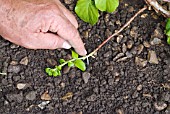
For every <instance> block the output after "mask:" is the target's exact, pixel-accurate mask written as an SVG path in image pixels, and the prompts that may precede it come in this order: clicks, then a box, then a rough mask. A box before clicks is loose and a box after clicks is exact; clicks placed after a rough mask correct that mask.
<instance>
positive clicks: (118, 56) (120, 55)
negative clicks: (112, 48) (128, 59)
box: [113, 53, 124, 61]
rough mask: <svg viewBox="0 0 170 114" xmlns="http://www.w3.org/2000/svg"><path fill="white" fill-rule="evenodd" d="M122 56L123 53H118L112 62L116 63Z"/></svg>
mask: <svg viewBox="0 0 170 114" xmlns="http://www.w3.org/2000/svg"><path fill="white" fill-rule="evenodd" d="M123 56H124V53H119V54H117V55H116V57H115V58H113V61H116V60H117V59H119V58H120V57H123Z"/></svg>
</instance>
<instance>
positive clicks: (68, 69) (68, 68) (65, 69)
mask: <svg viewBox="0 0 170 114" xmlns="http://www.w3.org/2000/svg"><path fill="white" fill-rule="evenodd" d="M69 71H70V67H68V66H65V67H64V69H63V74H67V73H69Z"/></svg>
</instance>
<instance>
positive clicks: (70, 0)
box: [64, 0, 74, 5]
mask: <svg viewBox="0 0 170 114" xmlns="http://www.w3.org/2000/svg"><path fill="white" fill-rule="evenodd" d="M73 2H74V0H64V3H66V4H67V5H70V4H72V3H73Z"/></svg>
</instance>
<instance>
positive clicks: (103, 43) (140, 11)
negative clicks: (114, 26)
mask: <svg viewBox="0 0 170 114" xmlns="http://www.w3.org/2000/svg"><path fill="white" fill-rule="evenodd" d="M146 9H147V7H146V6H145V7H144V8H142V9H141V10H139V11H138V12H137V13H136V14H135V15H134V16H133V17H132V18H130V20H129V21H128V22H127V23H126V24H125V25H124V26H123V27H121V28H120V29H119V30H118V31H117V32H115V33H114V34H112V35H111V36H110V37H108V38H107V39H106V40H105V41H103V42H102V44H100V45H99V46H98V47H97V48H96V49H95V50H94V51H93V52H91V53H90V54H89V55H93V54H94V53H96V52H97V51H98V50H99V49H100V48H101V47H102V46H103V45H105V44H106V43H107V42H108V41H109V40H110V39H111V38H112V37H114V36H116V35H118V34H119V33H120V32H122V31H123V30H124V29H125V28H126V27H127V26H128V25H129V24H130V23H131V22H132V21H133V20H134V19H135V18H136V17H137V16H138V15H139V14H140V13H142V12H143V11H145V10H146Z"/></svg>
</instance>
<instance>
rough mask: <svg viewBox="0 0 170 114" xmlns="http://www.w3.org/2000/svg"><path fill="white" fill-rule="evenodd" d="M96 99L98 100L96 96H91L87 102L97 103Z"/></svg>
mask: <svg viewBox="0 0 170 114" xmlns="http://www.w3.org/2000/svg"><path fill="white" fill-rule="evenodd" d="M96 99H97V96H96V95H95V94H92V95H91V96H89V97H88V98H87V101H89V102H93V101H95V100H96Z"/></svg>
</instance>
